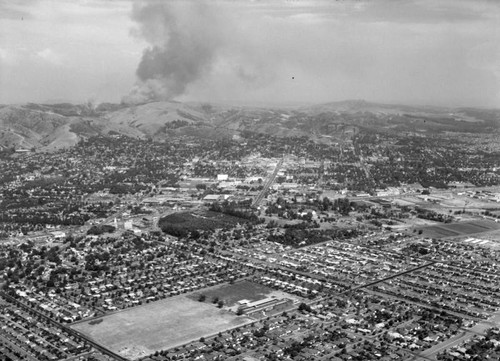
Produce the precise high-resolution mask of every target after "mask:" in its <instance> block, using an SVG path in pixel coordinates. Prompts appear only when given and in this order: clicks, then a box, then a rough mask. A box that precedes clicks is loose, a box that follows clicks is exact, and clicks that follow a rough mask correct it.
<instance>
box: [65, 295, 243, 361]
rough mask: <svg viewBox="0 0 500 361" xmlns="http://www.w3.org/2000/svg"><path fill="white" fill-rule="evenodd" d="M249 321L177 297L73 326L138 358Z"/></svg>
mask: <svg viewBox="0 0 500 361" xmlns="http://www.w3.org/2000/svg"><path fill="white" fill-rule="evenodd" d="M248 321H249V319H248V318H246V317H244V316H236V315H234V314H233V313H231V312H228V311H225V310H221V309H219V308H217V307H215V306H214V305H212V304H207V303H203V302H197V301H194V300H191V299H189V298H187V297H184V296H178V297H173V298H169V299H165V300H161V301H157V302H153V303H149V304H147V305H144V306H139V307H135V308H131V309H127V310H125V311H121V312H117V313H114V314H111V315H108V316H105V317H103V321H102V322H100V323H98V324H94V325H91V324H89V322H82V323H78V324H75V325H73V326H72V327H73V328H74V329H75V330H77V331H80V332H82V333H84V334H85V335H87V336H89V337H91V338H92V339H93V340H94V341H96V342H98V343H100V344H102V345H103V346H106V347H108V348H109V349H111V350H112V351H114V352H116V353H118V354H120V355H122V356H124V357H127V358H130V359H132V360H135V359H137V358H140V357H142V356H145V355H148V354H151V353H153V352H156V351H158V350H163V349H168V348H172V347H175V346H178V345H181V344H184V343H186V342H188V341H191V340H198V339H199V338H200V337H202V336H208V335H210V334H214V333H217V332H219V331H222V330H224V329H227V328H232V327H236V326H238V325H242V324H244V323H247V322H248Z"/></svg>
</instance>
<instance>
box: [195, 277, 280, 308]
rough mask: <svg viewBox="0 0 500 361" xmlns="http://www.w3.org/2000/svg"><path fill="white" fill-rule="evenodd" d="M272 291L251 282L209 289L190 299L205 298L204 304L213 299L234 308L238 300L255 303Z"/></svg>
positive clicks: (197, 293)
mask: <svg viewBox="0 0 500 361" xmlns="http://www.w3.org/2000/svg"><path fill="white" fill-rule="evenodd" d="M272 293H273V289H272V288H269V287H267V286H263V285H260V284H257V283H254V282H251V281H241V282H236V283H234V284H232V285H224V286H221V287H216V288H211V289H207V290H203V291H199V292H196V293H193V294H192V295H191V296H190V297H191V298H192V299H193V300H197V299H198V297H199V295H201V294H203V295H205V296H206V302H211V301H212V300H213V299H214V298H215V297H217V298H218V299H220V300H223V301H224V305H225V306H229V307H230V306H234V305H235V304H236V302H238V301H239V300H243V299H246V300H249V301H257V300H262V299H264V298H266V297H269V296H270V294H272Z"/></svg>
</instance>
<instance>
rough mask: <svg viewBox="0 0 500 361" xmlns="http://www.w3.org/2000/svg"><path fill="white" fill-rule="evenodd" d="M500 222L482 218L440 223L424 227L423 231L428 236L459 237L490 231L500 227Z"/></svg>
mask: <svg viewBox="0 0 500 361" xmlns="http://www.w3.org/2000/svg"><path fill="white" fill-rule="evenodd" d="M499 228H500V224H499V223H495V222H492V221H487V220H482V221H473V222H462V223H448V224H442V225H441V224H440V225H435V226H431V227H426V228H423V233H424V235H425V236H427V237H435V238H442V237H454V236H455V237H458V236H462V235H467V234H475V233H481V232H488V231H492V230H495V229H499Z"/></svg>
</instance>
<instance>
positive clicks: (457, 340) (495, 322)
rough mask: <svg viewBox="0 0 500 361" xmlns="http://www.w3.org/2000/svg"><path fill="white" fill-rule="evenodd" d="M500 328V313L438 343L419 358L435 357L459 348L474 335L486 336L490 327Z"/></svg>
mask: <svg viewBox="0 0 500 361" xmlns="http://www.w3.org/2000/svg"><path fill="white" fill-rule="evenodd" d="M494 326H500V311H498V312H496V313H494V314H493V315H492V316H491V317H490V318H488V319H487V320H484V321H480V322H479V323H477V324H476V325H474V326H473V327H471V328H469V329H463V330H462V331H461V332H459V333H458V334H457V335H455V336H453V337H450V338H449V339H448V340H446V341H443V342H441V343H438V344H437V345H435V346H433V347H431V348H429V349H427V350H425V351H423V352H422V353H421V354H420V355H419V356H421V357H433V356H435V355H436V354H437V353H439V352H441V351H444V350H447V349H449V348H452V347H454V346H458V345H460V344H462V343H464V342H465V341H467V340H469V339H470V338H472V337H473V336H474V335H484V334H485V333H486V330H488V329H489V328H490V327H494Z"/></svg>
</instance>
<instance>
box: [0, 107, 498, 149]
mask: <svg viewBox="0 0 500 361" xmlns="http://www.w3.org/2000/svg"><path fill="white" fill-rule="evenodd" d="M361 128H362V129H365V130H369V129H371V128H376V129H377V130H378V131H387V132H408V133H419V132H421V133H426V134H432V133H440V132H464V133H495V132H498V131H499V128H500V110H488V109H475V108H457V109H450V108H437V107H415V106H401V105H387V104H376V103H369V102H366V101H363V100H351V101H343V102H332V103H325V104H319V105H314V106H306V107H283V108H265V107H241V106H240V107H236V106H227V105H217V104H202V103H179V102H152V103H147V104H140V105H131V106H128V105H120V104H100V105H99V106H97V107H92V106H90V105H88V104H85V105H73V104H67V103H63V104H53V105H47V104H31V103H30V104H26V105H15V106H14V105H5V106H1V107H0V147H2V148H11V149H12V148H15V149H20V148H22V149H32V148H35V149H39V150H53V149H58V148H62V147H68V146H72V145H74V144H76V143H77V142H78V140H79V139H82V138H86V137H90V136H94V135H99V134H122V135H127V136H130V137H140V138H145V137H147V138H152V139H155V140H158V141H164V140H167V139H169V138H170V137H176V136H182V135H188V136H195V137H232V136H234V135H239V136H243V137H245V134H248V133H249V132H251V133H254V132H257V133H265V134H269V135H274V136H279V137H291V136H306V137H310V138H312V139H314V140H316V141H323V142H329V141H341V140H345V139H348V138H349V137H350V136H352V135H353V134H356V132H357V131H358V130H359V129H361Z"/></svg>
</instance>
